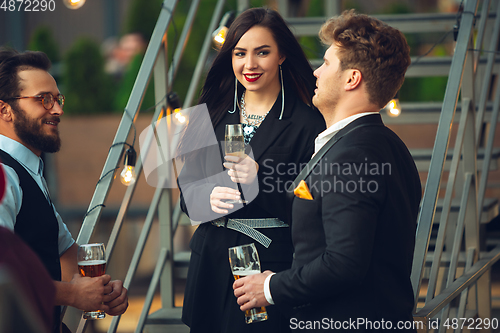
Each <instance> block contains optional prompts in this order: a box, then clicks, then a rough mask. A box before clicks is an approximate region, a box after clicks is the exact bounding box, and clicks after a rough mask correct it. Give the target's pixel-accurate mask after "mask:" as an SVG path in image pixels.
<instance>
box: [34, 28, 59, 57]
mask: <svg viewBox="0 0 500 333" xmlns="http://www.w3.org/2000/svg"><path fill="white" fill-rule="evenodd" d="M28 49H29V50H31V51H42V52H44V53H45V54H47V56H48V57H49V59H50V61H52V63H56V62H59V60H60V56H59V46H58V45H57V42H56V40H55V39H54V35H53V34H52V30H51V29H50V27H48V26H40V27H38V28H36V29H35V31H34V32H33V34H32V35H31V39H30V42H29V44H28Z"/></svg>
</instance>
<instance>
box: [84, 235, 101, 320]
mask: <svg viewBox="0 0 500 333" xmlns="http://www.w3.org/2000/svg"><path fill="white" fill-rule="evenodd" d="M77 258H78V259H77V260H78V270H79V271H80V275H81V276H88V277H97V276H101V275H104V274H106V252H105V250H104V244H103V243H95V244H82V245H80V246H78V254H77ZM104 317H106V314H105V313H104V311H102V310H97V311H84V312H83V318H84V319H103V318H104Z"/></svg>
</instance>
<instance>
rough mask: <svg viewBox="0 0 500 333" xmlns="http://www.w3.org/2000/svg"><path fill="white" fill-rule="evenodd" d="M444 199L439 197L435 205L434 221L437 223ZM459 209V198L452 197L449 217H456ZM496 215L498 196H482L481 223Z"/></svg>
mask: <svg viewBox="0 0 500 333" xmlns="http://www.w3.org/2000/svg"><path fill="white" fill-rule="evenodd" d="M443 201H444V199H442V198H439V199H438V201H437V205H436V214H435V215H434V223H439V221H440V218H441V212H442V211H443ZM459 210H460V198H456V199H453V200H452V202H451V208H450V213H451V214H450V219H451V220H453V219H455V220H456V219H457V217H458V212H459ZM496 216H498V198H484V202H483V212H482V214H481V223H489V222H490V221H491V220H493V219H494V218H495V217H496Z"/></svg>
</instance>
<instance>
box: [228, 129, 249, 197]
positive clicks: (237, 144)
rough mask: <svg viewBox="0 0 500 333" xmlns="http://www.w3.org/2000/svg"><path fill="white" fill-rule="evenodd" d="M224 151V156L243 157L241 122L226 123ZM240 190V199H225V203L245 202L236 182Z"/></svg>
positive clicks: (239, 185)
mask: <svg viewBox="0 0 500 333" xmlns="http://www.w3.org/2000/svg"><path fill="white" fill-rule="evenodd" d="M224 153H225V155H226V156H236V157H239V158H241V159H243V158H245V139H244V137H243V127H242V125H241V124H226V135H225V138H224ZM236 186H237V188H238V191H240V195H241V197H242V198H241V199H238V200H227V201H226V202H227V203H247V202H246V201H245V199H244V198H243V193H242V191H241V184H240V183H236Z"/></svg>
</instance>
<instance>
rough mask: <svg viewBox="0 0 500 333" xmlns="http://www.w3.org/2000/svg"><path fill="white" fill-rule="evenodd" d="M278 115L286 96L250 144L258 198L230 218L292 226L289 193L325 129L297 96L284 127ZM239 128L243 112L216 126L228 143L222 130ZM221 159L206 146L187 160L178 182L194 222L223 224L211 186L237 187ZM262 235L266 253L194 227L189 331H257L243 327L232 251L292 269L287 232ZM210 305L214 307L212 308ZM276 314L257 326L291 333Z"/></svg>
mask: <svg viewBox="0 0 500 333" xmlns="http://www.w3.org/2000/svg"><path fill="white" fill-rule="evenodd" d="M286 91H292V90H291V89H290V90H286ZM280 113H281V95H280V96H278V98H277V100H276V103H275V104H274V106H273V107H272V109H271V111H270V112H269V114H268V115H267V117H266V119H264V121H263V122H262V124H261V125H260V127H259V129H258V130H257V133H256V134H255V135H254V137H253V138H252V140H251V141H250V146H251V148H252V152H253V156H254V159H255V161H256V162H257V163H258V164H259V166H260V167H259V172H258V185H259V186H258V189H259V191H258V193H256V194H255V197H254V198H250V199H253V201H252V202H251V203H250V204H248V205H247V206H246V207H243V208H241V206H240V207H235V209H234V210H233V212H231V213H230V215H229V216H230V217H239V218H266V217H267V218H268V217H278V218H280V219H281V220H283V221H285V222H288V223H289V222H290V217H289V216H290V215H291V214H290V211H289V209H290V207H287V198H286V192H285V189H286V188H288V186H289V185H290V183H291V182H292V181H293V179H294V178H295V177H296V176H297V174H298V173H299V172H300V168H301V166H303V165H305V164H306V163H307V161H309V159H310V158H311V155H312V154H313V153H314V139H315V138H316V136H317V135H318V134H319V133H320V132H321V131H323V130H324V129H325V122H324V120H323V117H322V116H321V114H320V113H319V112H318V111H317V110H313V109H311V108H309V107H307V106H306V105H305V104H304V103H302V102H301V101H300V100H299V99H298V98H297V97H296V96H295V95H294V94H293V93H285V110H284V114H283V119H281V120H280V119H279V116H280ZM239 122H240V118H239V113H237V112H236V113H234V114H229V113H226V114H225V116H224V118H223V119H222V121H221V122H220V123H219V124H218V125H217V126H216V127H215V134H216V137H217V140H219V141H222V140H224V132H225V124H236V123H239ZM221 156H222V158H223V154H221V152H220V151H219V146H212V147H208V148H207V149H203V150H200V151H198V154H197V155H196V156H195V157H196V158H192V159H191V160H187V161H186V163H185V165H184V168H183V169H182V171H181V174H180V176H179V179H178V183H179V187H180V190H181V194H182V196H181V207H182V209H183V211H184V212H186V213H187V214H188V216H189V217H190V218H191V219H193V220H197V221H210V220H212V219H214V218H218V217H220V216H221V215H219V214H215V213H214V212H213V211H212V210H211V209H210V205H209V199H210V198H209V197H210V193H211V191H212V189H213V188H214V186H231V187H234V186H235V184H234V183H233V182H231V181H230V180H229V179H228V176H227V172H226V171H225V170H224V169H223V166H222V162H223V161H222V159H221ZM244 190H245V189H244ZM254 193H255V192H254ZM246 199H249V198H246ZM235 206H236V205H235ZM236 208H240V209H236ZM259 231H260V232H262V233H264V234H265V235H266V236H268V237H269V238H271V239H272V243H271V245H270V246H269V248H265V247H264V246H262V245H261V244H260V243H258V242H255V241H254V240H253V239H251V238H249V237H248V236H246V235H243V234H241V233H239V232H237V231H234V230H231V229H226V228H218V227H215V226H213V225H212V224H211V223H202V224H201V225H200V226H199V227H198V228H197V230H196V231H195V233H194V235H193V237H192V239H191V242H190V248H191V250H192V252H191V260H190V263H189V271H188V277H187V281H186V288H185V294H184V305H183V310H182V320H183V322H184V323H186V324H187V325H188V326H190V328H191V332H208V331H211V332H212V331H213V332H245V330H248V329H252V327H253V326H252V327H250V326H251V325H247V324H245V321H244V313H243V312H242V311H240V309H239V306H238V304H237V303H236V298H235V297H234V294H233V288H232V284H233V282H234V278H233V275H232V273H231V270H230V267H229V262H228V259H227V255H228V252H227V249H228V248H229V247H232V246H236V245H241V244H248V243H255V245H256V247H257V250H258V253H259V258H260V261H261V268H262V270H267V269H269V270H272V271H275V272H277V271H282V270H285V269H288V268H290V266H291V262H292V253H293V247H292V242H291V237H290V229H289V228H264V229H259ZM207 299H210V300H211V301H210V306H208V307H207V306H206V300H207ZM277 312H278V311H277V309H268V314H269V320H268V321H266V322H265V324H264V323H262V325H259V324H252V325H258V326H257V329H259V330H260V332H280V330H281V329H283V328H288V322H287V319H286V318H284V317H282V316H280V314H279V313H277ZM207 323H209V324H208V326H207ZM254 329H255V328H254Z"/></svg>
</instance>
